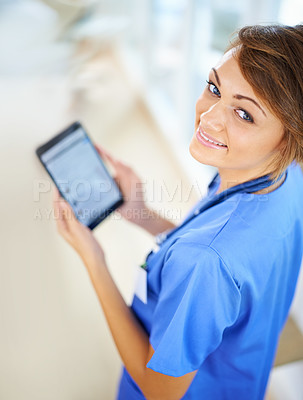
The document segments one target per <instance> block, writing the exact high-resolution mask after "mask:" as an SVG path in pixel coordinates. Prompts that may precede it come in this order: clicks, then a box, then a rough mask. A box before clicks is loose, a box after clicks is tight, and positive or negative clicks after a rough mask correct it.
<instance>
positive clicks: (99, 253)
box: [55, 26, 303, 400]
mask: <svg viewBox="0 0 303 400" xmlns="http://www.w3.org/2000/svg"><path fill="white" fill-rule="evenodd" d="M302 77H303V26H296V27H286V26H265V27H264V26H252V27H246V28H243V29H242V30H241V31H240V32H239V34H238V38H237V39H236V41H235V42H234V43H233V44H232V46H231V48H230V49H229V50H228V51H227V52H226V53H225V55H224V56H223V58H222V59H221V60H220V61H219V63H218V64H217V65H216V66H214V67H213V68H212V69H211V71H210V74H209V78H208V81H207V83H206V87H205V89H204V91H203V93H202V94H201V96H200V97H199V99H198V101H197V104H196V120H195V132H194V135H193V138H192V140H191V143H190V152H191V154H192V156H193V157H194V158H195V159H196V160H198V161H199V162H200V163H203V164H208V165H213V166H215V167H217V169H218V174H217V175H216V176H215V178H214V179H213V181H212V182H211V183H210V185H209V190H208V193H207V195H206V197H205V198H203V199H201V200H200V201H199V202H198V203H197V204H196V206H195V207H194V209H193V210H191V211H189V213H188V215H187V217H186V218H185V220H184V221H183V222H182V223H181V224H179V225H178V226H173V224H172V223H171V222H169V221H167V220H165V219H163V218H161V217H160V216H158V215H157V214H156V213H155V212H154V211H152V210H149V209H148V208H147V206H146V203H145V200H144V198H143V197H142V192H140V193H141V195H140V196H138V193H136V191H135V190H133V189H134V188H141V187H142V185H141V183H140V179H139V178H138V177H137V175H136V174H135V173H134V172H133V171H132V170H131V169H130V168H129V167H128V166H127V165H125V164H124V163H122V162H121V161H119V160H116V159H115V158H114V157H112V156H111V155H110V154H108V153H107V152H106V151H104V149H99V152H100V154H101V156H102V157H104V158H106V159H107V160H108V161H109V162H110V163H111V164H112V166H113V167H114V169H115V172H116V174H115V176H116V179H117V182H119V184H120V188H121V191H122V193H123V195H124V198H125V203H124V204H123V206H122V207H121V208H120V213H121V215H122V216H124V217H125V218H126V219H127V220H128V221H130V222H132V223H135V224H137V225H139V226H140V227H142V228H144V229H146V230H147V231H148V232H149V233H151V234H152V235H156V243H157V246H156V247H155V249H154V250H152V251H151V252H150V253H149V254H148V255H147V257H146V260H145V262H144V263H143V264H142V266H141V267H140V268H139V271H138V274H139V277H140V279H139V281H138V282H139V283H141V286H140V285H139V287H138V290H137V291H136V293H135V295H134V297H133V301H132V304H131V307H128V306H127V305H126V304H125V302H124V300H123V298H122V296H121V295H120V293H119V291H118V288H117V286H116V285H115V283H114V281H113V279H112V277H111V275H110V273H109V269H108V268H107V262H106V257H105V254H104V252H103V250H102V248H101V246H100V245H99V244H98V242H97V241H96V240H95V238H94V237H93V235H92V233H91V232H90V231H89V230H88V229H87V228H86V227H84V226H83V225H81V223H80V222H79V221H77V219H76V218H75V216H74V215H73V214H72V212H71V209H70V208H69V206H68V205H67V204H65V203H64V201H63V200H62V199H60V198H58V194H57V197H55V207H56V209H57V211H58V213H57V214H58V215H59V218H58V221H57V226H58V231H59V233H60V234H61V235H62V236H63V237H64V238H65V239H66V240H67V242H68V243H69V244H70V245H71V246H72V247H73V248H74V249H75V250H76V251H77V252H78V254H79V255H80V256H81V258H82V260H83V262H84V264H85V266H86V268H87V270H88V273H89V276H90V278H91V281H92V284H93V286H94V288H95V290H96V293H97V295H98V298H99V300H100V304H101V305H102V308H103V311H104V314H105V317H106V319H107V322H108V325H109V328H110V330H111V333H112V336H113V339H114V341H115V344H116V346H117V349H118V351H119V353H120V356H121V359H122V361H123V364H124V367H123V370H122V374H121V380H120V385H119V389H118V394H117V398H118V399H119V400H130V399H132V400H135V399H137V400H143V399H151V400H153V399H156V400H159V399H167V400H170V399H171V400H174V399H180V398H182V399H183V400H185V399H188V400H189V399H191V400H202V399H203V400H204V399H205V400H218V399H226V400H238V399H239V400H240V399H241V400H242V399H245V400H260V399H263V398H264V395H265V391H266V386H267V381H268V377H269V373H270V370H271V367H272V365H273V361H274V358H275V353H276V349H277V344H278V341H279V335H280V332H281V330H282V328H283V325H284V323H285V320H286V318H287V315H288V312H289V308H290V305H291V302H292V299H293V295H294V291H295V287H296V282H297V278H298V274H299V270H300V265H301V260H302V253H303V240H302V238H303V207H302V198H303V176H302V171H301V170H300V167H299V165H298V162H300V161H302V159H303V112H302V104H303V78H302ZM124 267H125V266H123V268H124Z"/></svg>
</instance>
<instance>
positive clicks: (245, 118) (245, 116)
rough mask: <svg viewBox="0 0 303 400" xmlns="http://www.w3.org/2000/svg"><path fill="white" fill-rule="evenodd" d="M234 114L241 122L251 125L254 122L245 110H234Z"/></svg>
mask: <svg viewBox="0 0 303 400" xmlns="http://www.w3.org/2000/svg"><path fill="white" fill-rule="evenodd" d="M235 112H236V113H237V114H238V115H239V117H240V118H241V119H243V121H246V122H251V123H252V122H254V119H253V117H252V116H251V115H250V114H248V113H247V112H246V111H245V110H242V109H241V108H239V109H237V110H235Z"/></svg>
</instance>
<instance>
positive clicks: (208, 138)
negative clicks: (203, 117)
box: [198, 125, 227, 148]
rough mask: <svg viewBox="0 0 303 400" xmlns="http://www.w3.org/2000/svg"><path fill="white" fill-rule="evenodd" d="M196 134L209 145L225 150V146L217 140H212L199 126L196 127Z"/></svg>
mask: <svg viewBox="0 0 303 400" xmlns="http://www.w3.org/2000/svg"><path fill="white" fill-rule="evenodd" d="M198 132H199V135H200V136H201V137H202V139H204V140H206V141H207V142H208V143H211V144H213V145H216V146H218V147H222V148H227V145H226V144H224V143H222V142H219V141H218V140H217V139H215V138H213V137H212V136H210V135H209V134H207V133H206V132H204V131H203V129H202V128H201V126H200V125H199V126H198Z"/></svg>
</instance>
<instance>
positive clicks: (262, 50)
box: [227, 25, 303, 179]
mask: <svg viewBox="0 0 303 400" xmlns="http://www.w3.org/2000/svg"><path fill="white" fill-rule="evenodd" d="M230 49H234V50H235V57H236V59H237V61H238V63H239V67H240V69H241V72H242V74H243V76H244V78H245V79H246V80H247V82H248V83H249V84H250V85H251V86H252V88H253V90H254V92H255V93H256V95H257V96H258V97H259V98H260V99H261V100H263V101H264V103H265V104H266V105H267V106H268V107H269V109H270V110H271V111H272V112H273V114H275V115H276V116H277V118H278V119H279V120H280V121H281V122H282V124H283V125H284V137H283V142H282V146H281V149H280V151H279V152H278V154H277V155H276V157H275V159H274V160H273V163H272V165H271V167H272V173H271V178H272V179H276V178H277V177H278V176H279V175H280V174H281V173H282V172H283V171H284V170H285V169H286V168H287V167H288V165H289V164H290V163H291V162H292V161H293V160H295V161H297V162H302V161H303V25H296V26H293V27H291V26H285V25H269V26H261V25H254V26H246V27H244V28H242V29H241V30H240V31H239V32H238V34H237V37H236V38H235V39H234V40H233V41H232V42H231V45H230V46H229V47H228V49H227V51H228V50H230Z"/></svg>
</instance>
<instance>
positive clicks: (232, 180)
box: [217, 169, 283, 194]
mask: <svg viewBox="0 0 303 400" xmlns="http://www.w3.org/2000/svg"><path fill="white" fill-rule="evenodd" d="M218 173H219V175H220V186H219V189H218V191H217V194H218V193H221V192H224V191H225V190H227V189H229V188H231V187H234V186H236V185H240V184H241V183H244V182H248V181H250V180H252V179H257V178H260V177H261V176H264V175H267V174H269V172H268V171H264V170H259V171H253V172H251V171H245V170H243V171H240V172H239V171H238V170H237V171H234V170H229V171H226V170H220V169H219V170H218ZM282 181H283V180H282ZM280 185H281V180H279V181H278V182H275V183H274V184H273V185H270V186H269V187H268V188H265V189H262V190H260V191H259V192H256V193H260V194H261V193H269V192H270V191H272V190H274V189H275V188H277V187H278V186H280Z"/></svg>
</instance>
